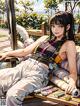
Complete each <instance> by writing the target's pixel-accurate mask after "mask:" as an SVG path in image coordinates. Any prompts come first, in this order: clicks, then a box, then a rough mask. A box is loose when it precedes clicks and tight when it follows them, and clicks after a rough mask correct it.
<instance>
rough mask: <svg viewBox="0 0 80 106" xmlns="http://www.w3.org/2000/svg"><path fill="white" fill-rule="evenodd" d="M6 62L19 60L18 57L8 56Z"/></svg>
mask: <svg viewBox="0 0 80 106" xmlns="http://www.w3.org/2000/svg"><path fill="white" fill-rule="evenodd" d="M3 61H4V62H12V61H18V58H16V57H7V58H6V59H5V60H3Z"/></svg>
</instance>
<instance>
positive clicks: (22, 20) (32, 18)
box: [16, 13, 47, 29]
mask: <svg viewBox="0 0 80 106" xmlns="http://www.w3.org/2000/svg"><path fill="white" fill-rule="evenodd" d="M16 20H17V23H18V24H19V25H22V26H23V27H25V28H27V29H28V28H33V29H40V27H41V24H42V22H45V21H47V20H46V19H45V16H44V15H38V14H37V13H32V14H30V15H28V14H22V15H21V16H17V17H16Z"/></svg>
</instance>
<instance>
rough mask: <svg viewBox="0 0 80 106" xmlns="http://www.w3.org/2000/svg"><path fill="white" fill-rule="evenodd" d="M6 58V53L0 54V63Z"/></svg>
mask: <svg viewBox="0 0 80 106" xmlns="http://www.w3.org/2000/svg"><path fill="white" fill-rule="evenodd" d="M6 57H7V53H1V54H0V61H2V60H4V59H5V58H6Z"/></svg>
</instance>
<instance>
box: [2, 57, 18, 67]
mask: <svg viewBox="0 0 80 106" xmlns="http://www.w3.org/2000/svg"><path fill="white" fill-rule="evenodd" d="M17 61H19V60H18V58H16V57H7V58H6V59H4V60H2V61H1V62H11V66H12V67H15V66H16V64H17V63H16V62H17Z"/></svg>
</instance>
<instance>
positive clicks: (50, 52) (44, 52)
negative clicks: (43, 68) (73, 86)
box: [32, 39, 64, 71]
mask: <svg viewBox="0 0 80 106" xmlns="http://www.w3.org/2000/svg"><path fill="white" fill-rule="evenodd" d="M63 43H64V39H62V40H61V41H55V40H53V39H52V40H47V41H45V42H42V43H41V44H40V45H39V46H38V47H37V48H36V49H35V50H34V54H33V55H32V58H34V59H36V60H37V61H40V62H42V63H45V64H47V65H48V66H49V70H51V71H52V70H53V69H55V68H57V67H58V66H60V63H61V61H62V60H61V58H60V56H59V55H58V52H59V50H60V47H61V46H62V44H63Z"/></svg>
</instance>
